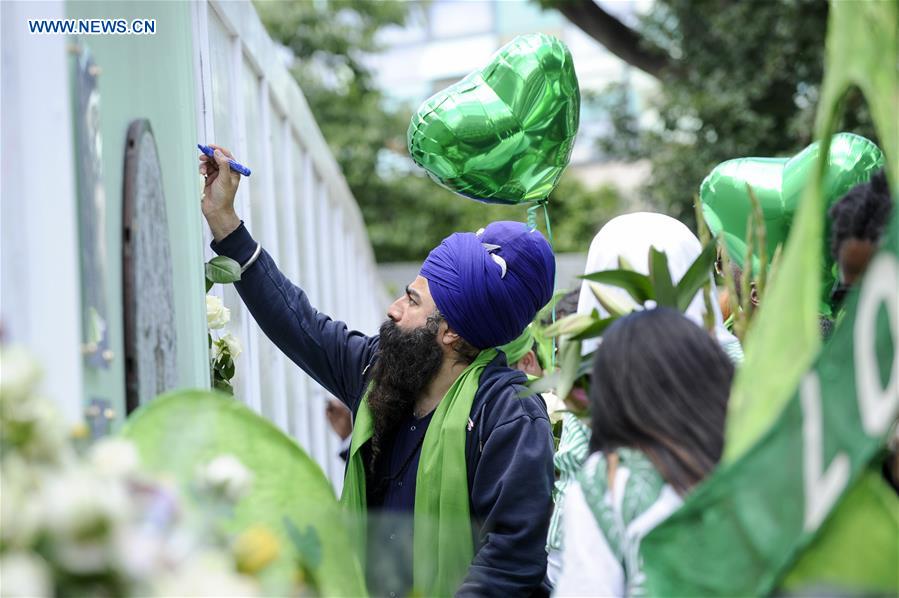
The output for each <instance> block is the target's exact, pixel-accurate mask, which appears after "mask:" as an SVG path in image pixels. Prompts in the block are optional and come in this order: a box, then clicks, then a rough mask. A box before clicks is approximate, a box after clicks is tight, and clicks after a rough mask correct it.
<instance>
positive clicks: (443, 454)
mask: <svg viewBox="0 0 899 598" xmlns="http://www.w3.org/2000/svg"><path fill="white" fill-rule="evenodd" d="M494 357H496V349H488V350H486V351H482V352H481V353H480V354H479V355H478V356H477V358H475V360H474V361H473V362H472V363H471V365H469V366H468V367H467V368H465V370H464V371H463V372H462V374H461V375H460V376H459V377H458V378H457V379H456V381H455V382H454V383H453V385H452V386H451V387H450V389H449V390H448V391H447V392H446V395H444V397H443V400H441V401H440V404H439V405H438V406H437V410H436V411H435V412H434V416H433V417H432V418H431V423H430V425H428V431H427V432H426V433H425V438H424V443H423V444H422V447H421V457H420V459H419V463H418V474H417V476H416V486H415V512H414V514H413V526H414V527H413V539H412V544H413V550H414V553H413V555H414V556H413V563H412V576H413V589H414V591H415V592H417V593H419V594H421V595H424V596H452V595H453V594H455V592H456V590H457V589H458V587H459V585H460V584H461V583H462V581H463V580H464V578H465V575H466V573H467V572H468V567H469V565H471V559H472V557H473V556H474V545H473V541H472V537H471V518H470V515H469V510H468V468H467V464H466V461H465V439H466V434H467V430H468V421H469V419H468V418H469V416H470V414H471V406H472V404H473V403H474V396H475V393H476V392H477V390H478V384H479V382H480V379H481V374H482V373H483V371H484V368H485V367H486V366H487V364H488V363H490V362H491V361H492V360H493V358H494ZM366 395H367V393H366ZM373 431H374V430H373V422H372V417H371V410H370V408H369V406H368V401H367V399H363V401H362V404H361V405H360V406H359V410H358V412H357V413H356V422H355V425H354V428H353V440H352V442H351V444H350V461H349V468H348V471H347V477H346V481H345V482H344V487H343V496H342V497H341V502H343V504H344V505H345V506H346V507H347V508H348V509H350V511H351V512H354V513H359V514H360V515H362V516H361V517H360V520H361V522H362V523H361V524H360V529H359V531H358V534H359V538H360V540H361V541H360V542H359V545H360V546H364V545H365V542H364V540H363V539H364V537H365V536H364V528H365V523H364V521H365V516H364V515H365V511H366V504H365V464H364V463H363V462H362V455H361V453H360V452H359V451H360V449H361V448H362V446H363V445H364V444H365V443H366V442H368V441H369V440H370V439H371V437H372V433H373ZM363 552H364V551H363Z"/></svg>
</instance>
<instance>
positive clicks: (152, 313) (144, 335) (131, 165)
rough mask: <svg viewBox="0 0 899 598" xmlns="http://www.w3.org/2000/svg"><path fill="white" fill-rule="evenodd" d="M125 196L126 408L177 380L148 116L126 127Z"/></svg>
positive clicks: (168, 271)
mask: <svg viewBox="0 0 899 598" xmlns="http://www.w3.org/2000/svg"><path fill="white" fill-rule="evenodd" d="M123 201H124V206H123V228H122V251H123V256H122V257H123V259H122V264H123V280H122V283H123V289H124V305H123V308H124V314H125V385H126V405H127V409H128V412H129V413H130V412H131V411H133V410H134V409H136V408H137V407H138V406H140V405H143V404H144V403H146V402H148V401H150V400H151V399H153V397H155V396H156V395H158V394H160V393H162V392H165V391H167V390H171V389H172V388H174V387H175V385H176V384H177V381H178V371H177V363H178V361H177V355H176V350H177V346H176V343H175V340H176V335H175V331H176V326H175V302H174V293H173V283H172V256H171V250H170V246H169V227H168V220H167V219H166V209H165V194H164V192H163V186H162V170H161V168H160V165H159V156H158V155H157V153H156V141H155V140H154V138H153V131H152V129H151V128H150V122H149V121H147V120H146V119H141V120H135V121H132V123H131V125H130V126H129V127H128V136H127V140H126V148H125V173H124V196H123Z"/></svg>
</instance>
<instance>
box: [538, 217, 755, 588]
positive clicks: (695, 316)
mask: <svg viewBox="0 0 899 598" xmlns="http://www.w3.org/2000/svg"><path fill="white" fill-rule="evenodd" d="M650 247H655V248H656V250H658V251H663V252H664V253H665V255H666V256H667V258H668V270H669V272H670V273H671V279H672V282H674V284H677V283H678V281H680V279H681V278H682V277H683V276H684V274H686V272H687V270H688V269H689V267H690V265H691V264H692V263H693V262H694V261H695V260H696V258H697V257H699V254H700V253H701V252H702V244H701V243H700V242H699V239H697V238H696V235H694V234H693V233H692V232H691V231H690V229H689V228H687V227H686V226H685V225H684V224H683V223H681V222H679V221H677V220H675V219H674V218H671V217H670V216H665V215H664V214H656V213H649V212H638V213H635V214H626V215H624V216H618V217H617V218H613V219H612V220H610V221H609V222H608V223H607V224H606V225H605V226H603V227H602V229H601V230H600V231H599V232H598V233H597V234H596V236H595V237H594V238H593V241H592V242H591V243H590V250H589V252H588V253H587V264H586V267H585V268H584V273H585V274H592V273H594V272H601V271H604V270H617V269H619V268H621V265H620V264H621V263H622V262H624V263H626V264H627V267H628V268H632V269H634V270H635V271H637V272H639V273H641V274H648V273H649V250H650ZM709 277H710V278H711V277H712V274H711V273H709ZM711 284H712V289H711V299H712V301H711V303H712V310H713V314H714V322H715V328H714V337H715V339H716V340H717V341H718V343H719V344H720V345H721V348H722V349H723V350H724V352H725V353H726V354H727V355H728V357H730V359H731V360H732V361H733V362H734V363H739V362H741V361H742V360H743V350H742V348H741V346H740V342H739V341H738V340H737V338H736V337H735V336H734V335H732V334H731V333H730V332H729V331H728V330H727V328H726V327H725V326H724V321H723V319H722V317H721V310H720V308H719V306H718V299H717V289H716V288H715V283H714V280H711ZM590 285H596V286H598V287H599V288H600V289H601V290H602V292H603V294H604V295H605V296H606V297H608V298H609V299H611V300H612V301H614V302H615V303H616V304H618V305H620V306H622V307H624V308H625V309H627V308H629V309H631V310H640V309H643V308H645V307H652V306H651V305H647V306H643V305H638V304H637V303H636V302H635V301H634V299H633V298H632V297H631V296H630V294H628V293H627V291H625V290H624V289H621V288H619V287H615V286H611V285H607V284H600V283H595V282H590V281H586V280H585V281H584V282H583V283H582V284H581V291H580V297H579V299H578V306H577V313H578V314H590V313H591V312H592V311H593V310H594V309H595V310H597V311H598V312H599V314H600V316H602V317H608V316H609V313H608V311H607V310H606V309H605V308H604V307H603V306H602V305H601V304H600V303H599V301H598V300H597V299H596V296H595V295H594V293H593V291H592V290H591V287H590ZM705 313H706V309H705V302H704V300H703V297H702V291H701V290H700V291H699V292H697V293H696V296H695V297H694V298H693V301H692V302H691V303H690V305H689V307H688V308H687V310H686V312H685V314H684V315H685V316H686V317H687V318H688V319H690V320H691V321H693V322H694V323H695V324H697V325H698V326H700V327H703V326H704V316H705ZM600 342H601V338H594V339H587V340H585V341H582V344H581V347H582V348H581V352H582V354H584V355H586V354H588V353H592V352H593V351H595V350H596V348H597V347H598V346H599V343H600ZM563 422H564V423H563V428H562V437H561V439H560V442H559V449H558V451H557V452H556V455H555V457H554V461H555V465H556V470H557V472H558V474H559V475H558V480H557V481H556V485H555V493H554V498H555V505H556V507H555V510H554V511H553V515H552V519H551V522H550V528H549V537H548V541H547V552H548V553H549V554H548V568H547V575H548V578H549V581H550V582H551V583H552V584H553V585H555V584H556V583H557V582H558V579H559V577H560V574H561V569H562V553H561V549H562V537H563V522H562V511H563V505H564V502H563V501H564V498H565V494H566V491H567V490H568V488H569V487H570V486H571V485H572V484H573V483H574V482H575V477H576V474H577V473H578V471H579V470H580V468H581V466H582V465H583V464H584V462H585V461H586V459H587V457H588V456H589V453H590V450H589V444H590V429H589V428H588V427H587V426H586V425H585V424H584V423H583V422H581V420H579V419H578V418H577V417H575V416H574V415H573V414H571V413H566V414H565V416H564V419H563ZM565 527H566V528H567V527H568V526H567V525H566V526H565Z"/></svg>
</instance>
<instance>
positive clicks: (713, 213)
mask: <svg viewBox="0 0 899 598" xmlns="http://www.w3.org/2000/svg"><path fill="white" fill-rule="evenodd" d="M818 151H819V149H818V144H817V143H813V144H812V145H810V146H808V147H807V148H805V149H804V150H802V151H801V152H799V153H798V154H796V155H795V156H793V157H792V158H737V159H735V160H728V161H727V162H723V163H721V164H719V165H718V166H716V167H715V169H714V170H712V172H711V174H709V175H708V176H707V177H706V178H705V180H704V181H703V182H702V186H701V188H700V191H699V197H700V200H701V202H702V212H703V215H704V216H705V219H706V222H707V223H708V225H709V229H710V230H711V231H712V233H713V234H715V235H718V234H723V237H724V242H725V246H726V247H727V252H728V255H729V256H730V258H731V259H732V260H733V261H734V262H735V263H736V264H737V265H739V266H740V267H741V268H743V267H744V262H745V256H746V225H747V223H748V221H749V218H750V215H751V214H752V204H751V201H750V199H749V192H748V191H747V190H746V185H747V184H748V185H749V186H751V187H752V190H753V193H754V194H755V196H756V198H757V199H758V201H759V204H760V205H761V208H762V212H763V213H764V218H765V234H766V250H767V253H768V258H769V259H770V258H771V256H773V255H774V250H775V249H776V248H777V246H778V245H780V244H781V243H783V242H784V241H785V240H786V238H787V235H788V234H789V232H790V226H791V224H792V222H793V216H794V214H795V213H796V209H797V208H798V203H799V200H800V198H801V196H802V190H803V188H804V187H805V184H806V182H807V181H808V180H809V177H810V176H811V175H812V173H813V169H814V167H815V162H816V161H817V159H818ZM882 167H883V153H882V152H881V151H880V149H879V148H878V147H877V146H876V145H875V144H874V143H873V142H871V141H869V140H868V139H865V138H864V137H860V136H859V135H853V134H852V133H838V134H836V135H834V136H833V138H832V140H831V143H830V154H829V155H828V157H827V166H826V171H825V177H824V182H823V184H822V189H823V190H824V193H825V195H826V197H825V202H824V205H825V206H827V207H829V206H830V205H831V204H833V203H834V202H836V201H838V200H839V199H840V198H841V197H843V195H845V194H846V192H847V191H849V190H850V189H851V188H852V187H854V186H855V185H858V184H859V183H863V182H865V181H867V180H868V179H870V178H871V175H872V174H874V173H875V172H876V171H877V170H879V169H880V168H882ZM823 217H825V215H824V214H822V218H823ZM829 239H830V234H829V223H828V225H827V226H826V227H825V235H824V245H823V246H822V248H821V251H822V252H823V255H824V256H825V258H824V267H825V270H826V271H825V272H822V277H823V281H824V285H825V287H826V289H827V290H828V291H829V289H830V287H831V286H832V285H833V280H834V278H833V274H832V269H833V260H832V259H831V257H830V250H829ZM752 269H753V271H754V272H756V273H757V272H758V269H759V261H758V251H757V250H756V251H755V252H754V255H753V259H752Z"/></svg>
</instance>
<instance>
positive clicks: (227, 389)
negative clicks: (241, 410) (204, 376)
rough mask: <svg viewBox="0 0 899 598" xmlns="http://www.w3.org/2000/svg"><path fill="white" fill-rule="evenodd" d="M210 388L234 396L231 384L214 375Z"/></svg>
mask: <svg viewBox="0 0 899 598" xmlns="http://www.w3.org/2000/svg"><path fill="white" fill-rule="evenodd" d="M212 388H214V389H215V390H220V391H222V392H224V393H227V394H229V395H231V396H234V387H233V386H231V383H230V382H228V381H227V380H224V379H222V378H220V377H218V376H216V377H215V380H213V381H212Z"/></svg>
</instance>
